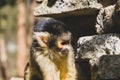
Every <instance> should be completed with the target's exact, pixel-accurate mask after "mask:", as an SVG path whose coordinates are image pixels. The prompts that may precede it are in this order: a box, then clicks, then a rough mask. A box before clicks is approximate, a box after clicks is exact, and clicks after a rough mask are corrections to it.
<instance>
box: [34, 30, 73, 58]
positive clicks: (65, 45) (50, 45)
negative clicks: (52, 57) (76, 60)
mask: <svg viewBox="0 0 120 80" xmlns="http://www.w3.org/2000/svg"><path fill="white" fill-rule="evenodd" d="M33 40H35V41H37V44H38V45H39V46H40V47H42V48H46V50H50V51H52V52H53V53H55V54H56V53H57V54H56V55H60V56H66V55H68V53H69V51H71V50H70V49H71V47H72V46H71V33H70V32H64V33H62V34H60V35H54V34H50V33H48V32H34V34H33Z"/></svg>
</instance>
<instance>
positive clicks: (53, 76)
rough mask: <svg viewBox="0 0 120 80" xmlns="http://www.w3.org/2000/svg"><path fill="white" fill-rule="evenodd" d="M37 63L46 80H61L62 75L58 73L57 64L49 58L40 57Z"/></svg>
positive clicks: (36, 59) (37, 58)
mask: <svg viewBox="0 0 120 80" xmlns="http://www.w3.org/2000/svg"><path fill="white" fill-rule="evenodd" d="M35 61H36V62H37V63H38V65H39V67H40V69H41V71H42V74H43V78H44V80H60V77H59V75H60V73H59V71H57V68H56V66H55V64H54V63H53V62H52V61H51V60H50V59H49V56H44V55H38V56H36V58H35Z"/></svg>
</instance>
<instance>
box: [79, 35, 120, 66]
mask: <svg viewBox="0 0 120 80" xmlns="http://www.w3.org/2000/svg"><path fill="white" fill-rule="evenodd" d="M77 45H78V46H77V57H79V58H80V59H89V63H90V65H91V66H94V65H97V66H98V65H99V58H100V57H101V56H103V55H118V54H120V35H119V34H103V35H93V36H85V37H80V38H79V40H78V42H77Z"/></svg>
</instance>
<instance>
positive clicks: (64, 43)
mask: <svg viewBox="0 0 120 80" xmlns="http://www.w3.org/2000/svg"><path fill="white" fill-rule="evenodd" d="M69 43H70V41H63V42H62V43H61V44H62V45H68V44H69Z"/></svg>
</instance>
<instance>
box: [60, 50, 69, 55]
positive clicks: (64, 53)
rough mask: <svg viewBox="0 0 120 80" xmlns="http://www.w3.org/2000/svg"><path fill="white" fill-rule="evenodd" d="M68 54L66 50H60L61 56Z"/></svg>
mask: <svg viewBox="0 0 120 80" xmlns="http://www.w3.org/2000/svg"><path fill="white" fill-rule="evenodd" d="M68 53H69V50H68V49H62V50H61V54H62V55H67V54H68Z"/></svg>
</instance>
